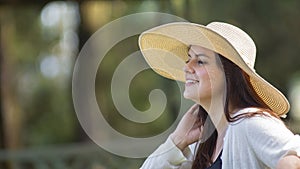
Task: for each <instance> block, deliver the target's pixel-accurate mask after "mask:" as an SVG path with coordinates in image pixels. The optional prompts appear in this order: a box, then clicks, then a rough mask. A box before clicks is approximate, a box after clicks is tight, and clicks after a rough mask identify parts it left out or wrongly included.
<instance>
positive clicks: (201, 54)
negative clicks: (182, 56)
mask: <svg viewBox="0 0 300 169" xmlns="http://www.w3.org/2000/svg"><path fill="white" fill-rule="evenodd" d="M188 56H189V57H192V56H191V55H190V54H189V53H188ZM195 56H196V57H201V56H202V57H207V58H209V56H208V55H206V54H204V53H198V54H195Z"/></svg>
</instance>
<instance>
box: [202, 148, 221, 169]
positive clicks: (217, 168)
mask: <svg viewBox="0 0 300 169" xmlns="http://www.w3.org/2000/svg"><path fill="white" fill-rule="evenodd" d="M221 155H222V151H221V152H220V154H219V156H218V158H217V159H216V161H215V162H214V163H213V164H212V165H211V166H209V167H207V168H206V169H221V168H222V159H221Z"/></svg>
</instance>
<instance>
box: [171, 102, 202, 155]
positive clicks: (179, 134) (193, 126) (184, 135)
mask: <svg viewBox="0 0 300 169" xmlns="http://www.w3.org/2000/svg"><path fill="white" fill-rule="evenodd" d="M198 111H199V105H197V104H194V105H193V106H192V107H191V108H190V109H189V110H188V111H187V112H186V113H185V115H184V116H183V117H182V119H181V121H180V122H179V124H178V126H177V128H176V130H175V131H174V132H173V133H172V134H171V135H170V137H171V139H172V141H173V142H174V144H175V145H176V146H177V147H178V148H179V149H180V150H182V151H183V150H184V149H185V148H186V147H187V146H188V145H190V144H192V143H194V142H196V141H198V140H199V139H200V138H201V137H202V130H203V126H201V128H199V126H200V121H199V120H197V119H198V117H197V114H198Z"/></svg>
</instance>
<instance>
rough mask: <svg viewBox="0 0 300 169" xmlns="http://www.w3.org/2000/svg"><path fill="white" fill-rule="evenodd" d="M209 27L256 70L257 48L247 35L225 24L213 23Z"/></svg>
mask: <svg viewBox="0 0 300 169" xmlns="http://www.w3.org/2000/svg"><path fill="white" fill-rule="evenodd" d="M207 27H208V28H210V29H211V30H213V31H215V32H216V33H218V34H219V35H221V36H222V37H224V38H225V39H226V40H227V41H228V42H229V43H230V44H231V45H232V46H233V47H234V48H235V49H236V51H237V52H238V53H239V54H240V56H241V57H242V59H243V60H244V62H245V63H246V64H247V65H248V66H249V67H250V68H251V69H254V64H255V58H256V46H255V43H254V42H253V40H252V38H251V37H250V36H249V35H248V34H247V33H245V32H244V31H243V30H241V29H240V28H238V27H236V26H233V25H230V24H227V23H223V22H212V23H210V24H208V25H207Z"/></svg>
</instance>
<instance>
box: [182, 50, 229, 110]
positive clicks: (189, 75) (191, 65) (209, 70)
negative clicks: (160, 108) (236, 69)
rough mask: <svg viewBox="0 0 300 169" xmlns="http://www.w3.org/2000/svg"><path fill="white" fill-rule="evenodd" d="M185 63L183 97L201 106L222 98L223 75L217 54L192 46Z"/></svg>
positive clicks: (223, 89) (223, 88)
mask: <svg viewBox="0 0 300 169" xmlns="http://www.w3.org/2000/svg"><path fill="white" fill-rule="evenodd" d="M188 54H189V59H188V61H187V62H186V65H185V68H184V72H185V78H186V83H185V91H184V97H185V98H187V99H190V100H193V101H194V102H196V103H199V104H201V105H203V104H210V103H211V101H212V99H213V97H215V98H218V97H224V94H225V75H224V71H223V68H222V64H221V61H220V59H219V57H218V55H217V53H215V52H213V51H211V50H209V49H206V48H203V47H200V46H194V45H192V46H191V47H190V49H189V51H188Z"/></svg>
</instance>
